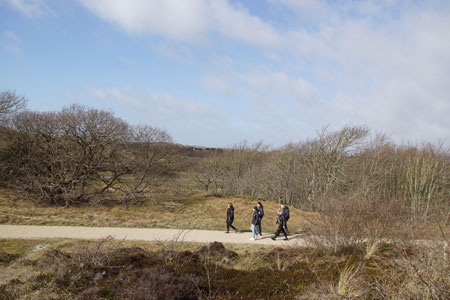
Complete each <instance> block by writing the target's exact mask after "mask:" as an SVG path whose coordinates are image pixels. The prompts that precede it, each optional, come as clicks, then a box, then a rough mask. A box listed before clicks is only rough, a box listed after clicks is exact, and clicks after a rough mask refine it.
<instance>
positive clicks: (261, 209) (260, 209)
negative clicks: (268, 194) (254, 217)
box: [256, 202, 264, 236]
mask: <svg viewBox="0 0 450 300" xmlns="http://www.w3.org/2000/svg"><path fill="white" fill-rule="evenodd" d="M257 206H258V223H257V224H256V229H257V234H259V236H261V235H262V228H261V221H262V218H263V217H264V207H263V205H262V203H261V202H258V205H257Z"/></svg>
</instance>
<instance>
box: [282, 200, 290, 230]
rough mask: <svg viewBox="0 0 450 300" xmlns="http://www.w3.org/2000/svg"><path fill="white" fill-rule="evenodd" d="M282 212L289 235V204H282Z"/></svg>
mask: <svg viewBox="0 0 450 300" xmlns="http://www.w3.org/2000/svg"><path fill="white" fill-rule="evenodd" d="M281 212H282V214H283V215H284V221H285V225H284V229H285V230H286V234H287V235H289V229H288V226H287V222H288V220H289V207H288V206H287V205H284V204H282V205H281Z"/></svg>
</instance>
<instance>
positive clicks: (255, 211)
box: [250, 206, 258, 241]
mask: <svg viewBox="0 0 450 300" xmlns="http://www.w3.org/2000/svg"><path fill="white" fill-rule="evenodd" d="M257 224H258V207H257V206H253V215H252V225H250V230H251V231H252V237H251V238H250V241H254V240H256V230H257V229H256V225H257Z"/></svg>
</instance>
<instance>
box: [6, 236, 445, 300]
mask: <svg viewBox="0 0 450 300" xmlns="http://www.w3.org/2000/svg"><path fill="white" fill-rule="evenodd" d="M49 242H51V243H53V244H51V245H50V246H49V247H48V248H46V249H45V250H42V251H40V252H36V253H34V255H33V256H26V254H27V253H29V252H30V251H31V250H30V249H32V248H33V247H34V246H36V245H37V244H41V243H49ZM175 243H177V245H176V247H174V246H173V243H170V242H167V243H159V242H143V241H117V240H106V241H101V242H99V241H74V240H60V241H21V240H0V245H1V247H3V248H4V249H9V251H11V252H14V253H19V254H20V255H21V257H22V258H21V259H16V260H14V261H12V262H10V263H9V264H8V265H7V266H0V277H1V278H2V280H1V282H0V292H1V291H4V292H7V293H8V295H9V298H2V295H0V299H76V298H77V296H78V299H81V298H80V297H81V296H83V295H81V294H78V293H79V292H80V291H85V290H86V289H89V290H90V291H91V292H92V293H93V295H97V296H98V295H100V294H98V293H97V292H98V291H96V288H97V287H99V288H100V287H102V288H103V291H104V290H105V289H106V290H108V289H109V288H112V286H110V284H113V283H114V282H116V281H114V280H115V279H114V278H116V277H115V276H117V274H116V273H120V274H122V275H123V276H125V275H126V276H125V277H123V278H127V280H129V281H130V282H129V283H130V284H131V286H138V285H137V284H140V281H139V280H140V279H139V278H140V277H139V276H140V275H139V274H141V273H142V275H143V276H144V275H145V276H147V277H145V278H148V280H150V279H151V278H153V277H151V276H150V274H151V273H148V272H147V273H145V272H146V271H145V270H150V269H148V268H149V267H151V268H153V269H151V270H161V271H164V270H166V271H165V272H166V273H167V270H168V268H169V269H170V270H173V271H170V272H169V273H167V274H166V275H170V274H175V273H176V274H178V275H177V276H191V275H193V276H196V278H197V279H199V280H203V285H200V287H201V289H202V292H204V293H205V292H208V291H218V294H217V297H216V299H231V298H233V297H235V296H236V295H239V297H240V298H242V299H269V298H270V299H426V298H427V297H428V299H448V298H446V297H448V296H449V294H448V287H449V285H448V284H449V280H448V276H446V274H448V273H447V272H448V271H449V269H448V266H449V264H448V258H447V256H445V255H443V254H448V250H447V249H446V248H445V249H444V248H442V246H441V247H440V248H436V249H434V248H433V249H430V248H429V247H428V248H427V247H425V248H422V247H418V246H414V245H410V246H407V248H404V246H402V247H400V246H395V245H387V244H383V245H381V246H380V247H379V248H378V252H377V255H376V256H372V257H371V258H370V259H368V260H367V259H365V258H364V256H365V255H366V253H364V252H363V251H360V249H356V248H355V249H350V248H348V249H346V250H345V251H341V252H339V253H335V252H333V251H329V250H324V249H317V248H291V247H284V248H279V247H271V246H250V245H248V246H242V245H224V246H225V248H223V247H222V246H220V245H219V246H220V247H215V248H214V249H215V250H214V249H213V244H210V245H207V244H199V243H184V242H182V241H179V242H175ZM170 247H174V248H175V251H176V252H177V253H176V255H174V256H173V257H174V258H173V259H171V260H167V259H165V258H166V256H167V255H169V253H170V251H168V249H169V248H170ZM221 247H222V248H221ZM208 249H209V250H208ZM220 249H223V251H225V252H223V251H222V250H220ZM169 250H170V249H169ZM430 250H433V251H430ZM227 251H228V252H234V253H235V254H233V255H231V256H230V255H228V256H227V255H226V253H227ZM434 251H436V252H434ZM117 255H119V256H117ZM205 255H206V256H205ZM204 256H205V257H206V258H208V264H205V265H202V263H201V262H202V261H203V258H205V257H204ZM105 259H106V260H105ZM116 259H119V262H118V261H116ZM117 263H118V265H120V266H122V267H121V268H120V269H116V268H117V267H116V266H118V265H116V264H117ZM146 268H147V269H146ZM211 268H212V269H211ZM205 269H206V270H209V271H211V270H213V271H214V277H213V278H212V279H211V282H210V283H211V286H205V282H206V281H205V278H206V277H205V276H206V275H205V274H206V273H205ZM127 270H129V271H127ZM102 272H107V273H108V274H109V275H108V276H106V277H104V279H103V280H102V279H101V277H99V276H100V275H101V274H103V273H102ZM127 272H129V273H127ZM171 272H172V273H171ZM173 272H175V273H173ZM115 274H116V275H115ZM120 274H119V275H120ZM138 275H139V276H138ZM74 276H75V277H76V276H81V277H80V278H79V279H76V280H75V279H73V278H72V277H74ZM109 276H112V277H109ZM75 277H74V278H75ZM99 278H100V279H99ZM118 278H120V276H119V277H118ZM177 278H181V277H177ZM183 278H187V277H183ZM91 279H94V281H95V280H97V281H96V283H94V282H92V281H91ZM146 280H147V279H146ZM151 280H153V279H151ZM108 282H109V283H108ZM78 283H79V284H78ZM66 284H68V285H70V286H71V288H67V286H66ZM2 289H3V290H2ZM96 293H97V294H96ZM414 294H416V295H420V296H419V298H417V297H416V298H414ZM49 295H52V296H51V297H50V296H49ZM37 296H39V297H37ZM104 298H105V299H115V298H114V296H112V295H110V296H105V297H104ZM84 299H91V298H84ZM92 299H94V298H92ZM96 299H97V298H96ZM143 299H144V298H143ZM145 299H146V298H145Z"/></svg>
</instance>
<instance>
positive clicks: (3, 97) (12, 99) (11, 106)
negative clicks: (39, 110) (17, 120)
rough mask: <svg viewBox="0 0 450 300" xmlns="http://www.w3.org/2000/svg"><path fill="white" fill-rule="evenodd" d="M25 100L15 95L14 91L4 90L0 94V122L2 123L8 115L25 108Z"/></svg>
mask: <svg viewBox="0 0 450 300" xmlns="http://www.w3.org/2000/svg"><path fill="white" fill-rule="evenodd" d="M26 104H27V99H26V98H25V97H24V96H19V95H17V94H16V93H15V92H14V91H11V90H5V91H1V92H0V121H4V120H5V119H6V118H7V116H8V115H11V114H13V113H16V112H18V111H19V110H22V109H24V108H25V106H26Z"/></svg>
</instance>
